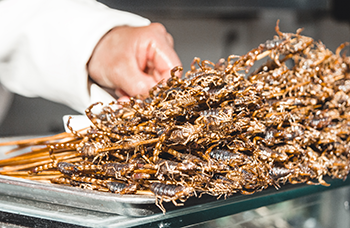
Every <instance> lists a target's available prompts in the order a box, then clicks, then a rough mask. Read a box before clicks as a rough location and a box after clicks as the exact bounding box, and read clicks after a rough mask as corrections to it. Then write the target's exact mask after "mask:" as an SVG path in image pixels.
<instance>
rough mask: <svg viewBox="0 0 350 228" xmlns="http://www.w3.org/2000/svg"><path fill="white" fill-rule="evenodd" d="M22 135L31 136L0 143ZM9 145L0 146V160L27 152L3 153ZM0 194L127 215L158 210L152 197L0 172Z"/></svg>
mask: <svg viewBox="0 0 350 228" xmlns="http://www.w3.org/2000/svg"><path fill="white" fill-rule="evenodd" d="M24 138H30V137H15V138H1V139H0V142H5V141H13V140H20V139H24ZM12 148H14V147H13V146H4V147H0V159H5V158H9V157H12V156H15V155H18V154H19V153H25V152H27V151H25V150H22V151H20V152H15V153H13V154H12V153H11V154H6V152H7V151H9V150H11V149H12ZM0 194H4V195H8V196H12V197H18V198H24V199H30V200H35V201H41V202H47V203H52V204H58V205H65V206H71V207H77V208H81V209H88V210H94V211H99V212H107V213H113V214H120V215H126V216H147V215H151V214H154V213H159V212H160V210H159V208H158V207H157V206H156V205H155V197H154V196H148V195H120V194H114V193H106V192H98V191H93V190H88V189H80V188H75V187H70V186H62V185H55V184H50V183H42V182H38V181H32V180H26V179H22V178H15V177H9V176H5V175H0Z"/></svg>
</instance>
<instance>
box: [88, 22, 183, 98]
mask: <svg viewBox="0 0 350 228" xmlns="http://www.w3.org/2000/svg"><path fill="white" fill-rule="evenodd" d="M173 46H174V42H173V38H172V36H171V35H170V34H169V33H167V31H166V29H165V28H164V26H163V25H161V24H159V23H152V24H150V25H149V26H145V27H129V26H120V27H115V28H113V29H112V30H111V31H109V32H108V33H107V34H106V35H105V36H104V37H103V38H102V39H101V40H100V42H99V43H98V44H97V46H96V47H95V50H94V51H93V54H92V56H91V58H90V60H89V62H88V65H87V68H88V73H89V75H90V77H91V78H92V79H93V80H94V81H95V82H96V83H97V84H99V85H100V86H103V87H106V88H109V89H113V90H114V91H115V93H116V95H117V96H118V97H123V96H136V95H138V94H146V93H147V92H148V91H149V89H150V88H152V87H153V86H154V85H156V84H157V83H158V82H160V81H161V80H162V79H167V78H169V77H170V70H171V69H172V68H173V67H175V66H179V65H181V62H180V59H179V57H178V56H177V54H176V53H175V51H174V48H173Z"/></svg>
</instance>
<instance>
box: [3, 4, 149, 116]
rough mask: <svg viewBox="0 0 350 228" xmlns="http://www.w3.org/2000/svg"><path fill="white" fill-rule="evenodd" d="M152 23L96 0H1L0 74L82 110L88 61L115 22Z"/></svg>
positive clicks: (28, 91)
mask: <svg viewBox="0 0 350 228" xmlns="http://www.w3.org/2000/svg"><path fill="white" fill-rule="evenodd" d="M148 24H149V21H148V20H146V19H144V18H141V17H138V16H136V15H133V14H129V13H125V12H121V11H117V10H112V9H109V8H107V7H105V6H104V5H101V4H99V3H97V2H95V1H88V0H7V1H6V0H3V1H1V2H0V31H1V40H2V42H1V43H0V80H1V82H2V83H3V84H4V85H5V86H6V87H7V88H9V89H10V90H11V91H13V92H15V93H19V94H22V95H24V96H41V97H44V98H46V99H50V100H53V101H55V102H60V103H64V104H66V105H69V106H71V107H72V108H74V109H76V110H78V111H80V112H82V111H83V110H84V109H85V108H86V107H87V106H88V105H89V104H90V103H91V96H90V94H89V88H88V76H87V70H86V63H87V62H88V60H89V58H90V56H91V53H92V52H93V50H94V48H95V46H96V44H97V43H98V41H99V40H100V38H101V37H102V36H103V35H104V34H105V33H106V32H108V31H109V30H110V29H112V28H113V27H115V26H120V25H130V26H145V25H148Z"/></svg>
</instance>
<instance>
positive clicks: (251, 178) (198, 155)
mask: <svg viewBox="0 0 350 228" xmlns="http://www.w3.org/2000/svg"><path fill="white" fill-rule="evenodd" d="M301 31H302V30H301V29H299V30H297V32H296V33H282V32H281V31H280V30H279V27H278V24H277V26H276V32H277V35H276V36H275V37H274V38H273V39H272V40H268V41H266V42H265V43H262V44H260V45H259V46H258V47H257V48H255V49H253V50H251V51H249V52H248V53H247V54H245V55H243V56H236V55H232V56H229V57H228V58H227V59H222V60H220V61H219V62H218V63H215V64H214V63H213V62H211V61H208V60H204V61H202V60H200V59H199V58H195V59H194V61H193V63H192V65H191V69H190V70H189V71H188V72H186V73H185V74H183V76H181V74H182V73H181V71H182V68H181V67H175V68H174V69H173V70H172V71H171V72H170V74H171V75H170V78H169V79H168V80H167V81H166V82H160V83H159V84H158V85H156V86H154V87H153V88H152V89H151V90H150V91H149V96H147V97H142V96H136V97H132V98H131V99H130V101H128V102H123V103H121V102H113V103H111V104H107V105H104V104H102V103H96V104H93V105H91V106H90V107H88V108H87V110H86V116H87V117H88V118H89V119H90V120H91V126H90V127H89V128H87V129H82V130H79V131H76V130H74V129H72V127H71V126H70V124H69V121H68V124H67V127H68V128H69V129H70V132H68V133H62V134H58V135H54V136H50V137H45V138H37V139H28V140H22V141H16V142H9V143H6V144H7V145H8V144H16V145H17V146H18V148H17V149H23V148H31V151H30V152H27V153H24V154H22V155H19V156H16V157H13V158H10V159H5V160H2V161H0V174H2V175H9V176H14V177H20V178H27V179H32V180H37V181H46V182H47V181H49V182H52V183H54V184H61V185H70V186H76V187H80V188H87V189H91V190H97V191H106V192H113V193H117V194H152V195H154V196H155V197H156V199H157V200H156V204H157V205H158V206H159V208H160V209H161V210H162V211H163V212H165V208H164V206H163V204H162V202H163V201H166V202H168V201H172V202H173V203H174V204H175V205H182V203H181V201H182V202H184V201H186V200H187V199H188V198H189V197H191V196H197V197H199V196H200V195H202V194H209V195H212V196H215V197H221V196H224V197H227V196H230V195H232V194H234V193H241V194H253V193H255V192H257V191H261V190H263V189H266V188H268V187H269V186H273V187H275V188H280V187H281V185H283V184H285V183H291V184H296V183H307V184H321V185H325V186H328V183H327V182H326V181H325V180H324V177H325V176H328V177H331V178H338V179H345V178H346V177H347V175H348V173H349V169H350V158H349V152H350V143H349V141H350V116H349V113H350V98H349V95H350V74H349V72H350V69H349V67H350V58H349V57H347V56H345V55H342V54H341V52H342V49H343V48H344V47H345V46H346V45H347V44H342V45H340V46H339V48H338V49H337V50H336V52H335V53H332V52H331V51H330V50H328V49H327V48H326V47H325V45H324V44H322V43H321V42H319V41H318V42H317V41H315V40H313V39H312V38H310V37H306V36H303V35H301ZM257 63H259V65H258V64H257ZM96 107H98V108H99V110H100V111H99V112H96V111H94V109H95V108H96ZM2 145H5V143H3V144H2Z"/></svg>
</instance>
